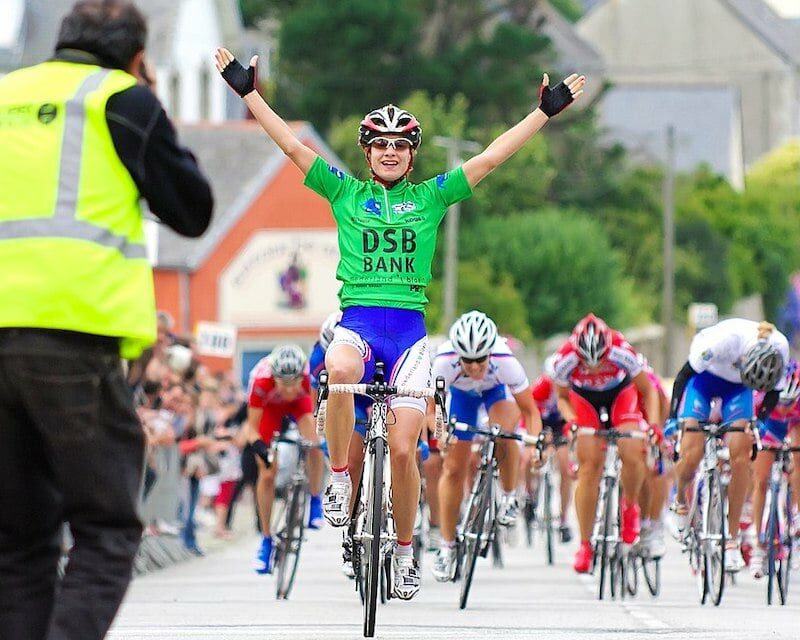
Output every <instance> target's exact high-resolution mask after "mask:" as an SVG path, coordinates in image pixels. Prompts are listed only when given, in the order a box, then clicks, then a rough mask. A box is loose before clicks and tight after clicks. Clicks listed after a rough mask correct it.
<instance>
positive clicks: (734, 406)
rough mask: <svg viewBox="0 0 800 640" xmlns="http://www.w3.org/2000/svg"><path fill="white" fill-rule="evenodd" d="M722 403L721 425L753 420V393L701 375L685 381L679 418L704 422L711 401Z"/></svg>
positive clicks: (712, 375)
mask: <svg viewBox="0 0 800 640" xmlns="http://www.w3.org/2000/svg"><path fill="white" fill-rule="evenodd" d="M714 398H719V399H720V400H721V401H722V421H723V422H733V421H734V420H750V419H751V418H752V417H753V411H754V407H753V390H752V389H749V388H748V387H746V386H744V385H743V384H741V383H737V382H728V381H727V380H725V379H723V378H720V377H719V376H715V375H714V374H713V373H708V372H707V371H703V372H702V373H698V374H697V375H696V376H694V377H693V378H691V379H690V380H689V383H688V384H687V385H686V393H684V395H683V402H682V403H681V408H680V411H679V412H678V417H679V418H694V419H695V420H700V421H703V420H708V417H709V415H710V414H711V401H712V400H713V399H714Z"/></svg>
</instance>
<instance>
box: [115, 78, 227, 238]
mask: <svg viewBox="0 0 800 640" xmlns="http://www.w3.org/2000/svg"><path fill="white" fill-rule="evenodd" d="M106 120H107V122H108V128H109V131H110V132H111V139H112V140H113V142H114V148H115V149H116V151H117V154H118V155H119V157H120V160H122V164H124V165H125V168H127V169H128V171H129V172H130V174H131V177H132V178H133V181H134V182H135V183H136V186H137V187H138V188H139V191H140V193H141V194H142V197H144V199H145V200H146V201H147V204H148V205H149V207H150V210H151V211H152V212H153V213H154V214H155V215H156V216H158V218H159V219H160V220H161V221H162V222H164V223H165V224H166V225H168V226H169V227H170V228H172V229H173V230H174V231H175V232H177V233H179V234H181V235H184V236H189V237H197V236H199V235H201V234H202V233H203V232H204V231H205V230H206V229H207V228H208V225H209V223H210V222H211V211H212V209H213V206H214V200H213V197H212V195H211V186H210V184H209V182H208V180H207V179H206V177H205V176H204V175H203V173H202V172H201V170H200V167H199V166H198V164H197V160H196V159H195V157H194V156H193V155H192V153H191V152H190V151H189V150H188V149H185V148H184V147H181V146H180V145H179V144H178V140H177V136H176V133H175V128H174V127H173V126H172V123H171V122H170V120H169V118H168V117H167V114H166V112H165V111H164V108H163V107H162V106H161V103H160V102H159V101H158V98H157V97H156V96H155V95H154V94H153V92H152V91H150V89H149V88H147V87H145V86H141V85H136V86H134V87H131V88H130V89H126V90H125V91H121V92H119V93H117V94H114V95H113V96H111V98H109V100H108V102H107V104H106Z"/></svg>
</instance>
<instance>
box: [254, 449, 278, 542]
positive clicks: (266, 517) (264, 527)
mask: <svg viewBox="0 0 800 640" xmlns="http://www.w3.org/2000/svg"><path fill="white" fill-rule="evenodd" d="M256 464H257V465H258V480H257V482H256V504H257V505H258V521H259V523H260V524H261V533H262V535H264V536H268V535H270V519H271V518H272V503H273V501H274V500H275V471H276V470H277V468H278V459H277V456H275V458H274V459H273V461H272V466H271V467H269V468H267V465H265V464H264V461H263V460H262V459H261V458H259V457H258V456H256Z"/></svg>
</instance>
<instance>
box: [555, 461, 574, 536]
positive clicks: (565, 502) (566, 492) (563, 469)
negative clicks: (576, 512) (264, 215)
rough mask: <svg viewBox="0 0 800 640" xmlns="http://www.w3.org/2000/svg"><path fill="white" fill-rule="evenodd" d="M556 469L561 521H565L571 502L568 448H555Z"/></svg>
mask: <svg viewBox="0 0 800 640" xmlns="http://www.w3.org/2000/svg"><path fill="white" fill-rule="evenodd" d="M556 460H557V461H558V471H559V474H560V476H561V486H560V492H561V522H566V521H567V519H568V517H569V515H568V514H569V505H570V502H572V475H571V474H570V470H569V449H567V447H559V448H558V449H556Z"/></svg>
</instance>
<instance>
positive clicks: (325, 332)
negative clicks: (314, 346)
mask: <svg viewBox="0 0 800 640" xmlns="http://www.w3.org/2000/svg"><path fill="white" fill-rule="evenodd" d="M341 321H342V312H341V311H334V312H333V313H332V314H330V315H329V316H328V317H327V318H325V322H323V323H322V326H321V327H320V328H319V346H320V347H322V350H323V351H327V350H328V346H330V344H331V340H333V331H334V329H336V327H337V325H338V324H339V323H340V322H341Z"/></svg>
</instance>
